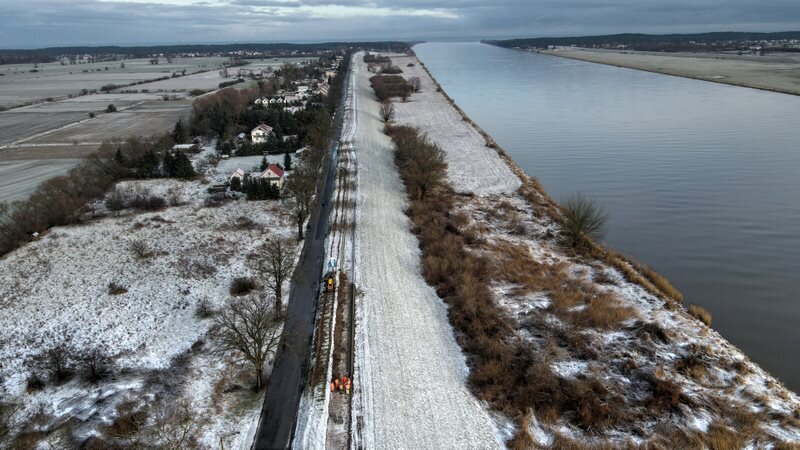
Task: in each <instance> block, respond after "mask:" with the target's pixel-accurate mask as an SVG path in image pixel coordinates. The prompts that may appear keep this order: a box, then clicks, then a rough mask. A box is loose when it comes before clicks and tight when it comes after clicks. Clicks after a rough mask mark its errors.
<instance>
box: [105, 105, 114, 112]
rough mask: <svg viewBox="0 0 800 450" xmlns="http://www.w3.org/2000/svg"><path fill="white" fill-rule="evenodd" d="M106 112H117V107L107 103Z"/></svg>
mask: <svg viewBox="0 0 800 450" xmlns="http://www.w3.org/2000/svg"><path fill="white" fill-rule="evenodd" d="M106 112H107V113H113V112H117V107H116V106H114V105H108V106H107V107H106Z"/></svg>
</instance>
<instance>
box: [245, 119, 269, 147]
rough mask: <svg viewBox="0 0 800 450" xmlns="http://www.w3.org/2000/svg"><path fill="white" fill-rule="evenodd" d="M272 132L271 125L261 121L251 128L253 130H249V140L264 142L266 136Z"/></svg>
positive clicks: (257, 142)
mask: <svg viewBox="0 0 800 450" xmlns="http://www.w3.org/2000/svg"><path fill="white" fill-rule="evenodd" d="M271 134H272V127H271V126H269V125H267V124H265V123H262V124H261V125H259V126H257V127H255V128H253V131H251V132H250V140H252V141H253V144H265V143H266V142H267V138H269V136H270V135H271Z"/></svg>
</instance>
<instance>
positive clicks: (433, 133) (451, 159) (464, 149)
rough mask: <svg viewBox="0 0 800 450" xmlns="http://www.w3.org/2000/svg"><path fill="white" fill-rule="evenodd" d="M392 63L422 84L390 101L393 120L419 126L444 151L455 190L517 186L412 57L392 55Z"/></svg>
mask: <svg viewBox="0 0 800 450" xmlns="http://www.w3.org/2000/svg"><path fill="white" fill-rule="evenodd" d="M392 63H393V64H394V65H396V66H398V67H400V68H401V69H402V70H403V73H402V75H403V77H405V78H406V79H408V78H411V77H417V78H419V79H420V82H421V84H422V88H421V90H420V92H418V93H415V94H412V95H411V97H409V99H408V101H407V102H402V101H400V100H397V101H395V102H394V108H395V122H397V124H399V125H408V126H411V127H415V128H417V129H419V130H420V131H422V132H423V133H425V135H426V136H427V137H428V139H430V140H431V141H432V142H433V143H435V144H437V145H439V147H441V148H442V150H444V151H445V155H446V156H445V159H446V161H447V165H448V167H447V176H448V178H449V180H450V183H451V184H452V186H453V188H454V189H455V190H456V191H458V192H472V193H475V194H490V193H498V192H512V191H514V190H516V189H517V188H518V187H519V186H520V181H519V178H518V177H517V176H516V175H514V173H513V172H512V171H511V170H510V169H509V168H508V166H507V165H506V164H505V163H504V162H503V160H502V159H501V158H500V156H499V155H498V154H497V152H496V151H495V150H493V149H491V148H489V147H487V146H486V139H484V137H483V136H482V135H481V134H480V133H479V132H478V130H476V129H475V127H474V126H472V125H471V123H469V122H466V121H465V120H464V119H463V118H462V116H461V114H460V113H459V112H458V111H457V110H456V109H455V108H454V107H453V105H451V104H450V102H449V101H448V100H447V98H446V97H445V96H444V94H443V93H441V92H437V91H436V86H435V85H434V83H433V80H432V79H431V77H430V75H428V72H427V71H425V69H424V68H423V67H422V65H421V64H420V62H419V60H417V58H416V57H415V56H396V57H392ZM408 64H414V66H412V67H408Z"/></svg>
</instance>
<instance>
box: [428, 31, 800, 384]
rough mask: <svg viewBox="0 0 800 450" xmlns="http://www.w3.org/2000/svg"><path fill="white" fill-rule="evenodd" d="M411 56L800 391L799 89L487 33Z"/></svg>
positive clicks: (530, 168) (525, 164)
mask: <svg viewBox="0 0 800 450" xmlns="http://www.w3.org/2000/svg"><path fill="white" fill-rule="evenodd" d="M414 50H415V51H416V53H417V55H418V56H419V58H420V59H421V60H422V61H423V62H424V63H425V65H426V66H427V67H428V68H429V69H430V71H431V72H432V73H433V75H434V76H435V77H436V79H437V80H438V81H439V83H440V84H441V85H442V87H443V88H444V89H445V90H446V91H447V92H448V94H450V96H452V97H453V98H454V99H455V101H456V103H458V104H459V106H461V107H462V108H463V109H464V110H465V111H466V112H467V114H469V115H470V117H472V119H474V120H475V121H476V122H477V123H478V124H480V126H481V127H483V128H484V129H485V130H486V131H487V132H489V134H491V135H492V136H493V137H494V138H495V139H496V140H497V142H498V143H499V144H500V145H501V146H503V147H504V148H505V149H506V150H507V151H508V152H509V153H510V154H511V156H512V157H513V158H514V159H515V160H516V161H517V163H519V164H520V165H521V166H522V168H523V169H525V170H526V171H527V172H528V174H530V175H532V176H536V177H539V178H540V179H541V180H542V183H543V184H544V186H545V188H546V189H547V190H548V192H550V194H551V195H553V196H554V198H556V199H560V198H563V197H564V196H566V195H568V194H570V193H574V192H584V193H587V194H589V195H591V196H593V197H594V198H595V199H596V200H598V201H599V202H600V203H601V204H602V205H603V207H604V208H605V209H606V211H607V212H608V214H609V216H610V220H609V224H608V233H607V235H606V239H605V240H606V242H607V243H608V244H609V245H610V246H612V247H614V248H617V249H619V250H621V251H623V252H626V253H629V254H632V255H633V256H635V257H636V258H637V259H639V260H642V261H643V262H645V263H647V264H649V265H651V266H653V267H654V268H656V269H657V270H658V271H659V272H661V273H663V274H664V275H666V276H667V277H668V278H669V279H670V280H671V281H672V282H673V283H674V284H675V285H676V286H677V287H678V288H679V289H680V290H681V291H682V292H683V293H684V296H685V297H686V302H687V303H696V304H699V305H702V306H704V307H706V308H707V309H709V310H710V311H711V312H712V314H713V317H714V328H715V329H716V330H718V331H719V332H721V333H722V334H723V335H724V336H726V337H727V338H728V339H730V340H731V341H732V342H733V343H734V344H736V345H737V346H738V347H739V348H741V349H742V350H744V351H745V353H747V355H748V356H750V358H751V359H753V360H754V361H756V362H758V363H759V364H761V365H762V366H763V367H764V368H766V369H767V370H768V371H770V372H771V373H772V374H773V375H775V376H777V377H778V378H780V379H781V380H782V381H784V382H785V383H786V384H787V386H789V387H790V388H792V389H794V390H795V391H798V390H800V357H799V356H800V351H798V346H800V327H799V326H798V324H799V323H800V300H798V297H799V295H798V294H799V293H800V125H799V124H798V115H800V97H794V96H790V95H785V94H776V93H771V92H764V91H756V90H752V89H746V88H740V87H733V86H725V85H721V84H715V83H709V82H703V81H697V80H688V79H683V78H677V77H670V76H666V75H658V74H651V73H647V72H640V71H635V70H630V69H621V68H616V67H610V66H604V65H600V64H592V63H585V62H580V61H573V60H568V59H563V58H557V57H551V56H545V55H537V54H530V53H525V52H520V51H514V50H506V49H501V48H497V47H492V46H488V45H483V44H477V43H426V44H420V45H417V46H416V47H414Z"/></svg>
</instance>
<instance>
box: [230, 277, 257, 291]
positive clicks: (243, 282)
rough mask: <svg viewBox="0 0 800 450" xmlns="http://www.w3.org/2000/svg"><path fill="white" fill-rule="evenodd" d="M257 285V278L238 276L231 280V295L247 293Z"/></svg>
mask: <svg viewBox="0 0 800 450" xmlns="http://www.w3.org/2000/svg"><path fill="white" fill-rule="evenodd" d="M256 287H257V285H256V282H255V280H253V279H252V278H250V277H236V278H234V279H233V281H231V287H230V289H229V292H230V293H231V295H247V294H249V293H250V292H251V291H253V290H255V289H256Z"/></svg>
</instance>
